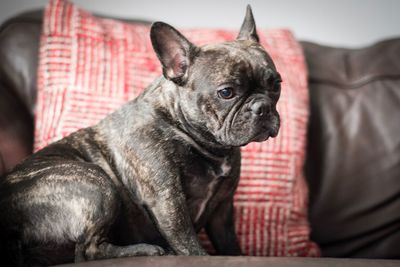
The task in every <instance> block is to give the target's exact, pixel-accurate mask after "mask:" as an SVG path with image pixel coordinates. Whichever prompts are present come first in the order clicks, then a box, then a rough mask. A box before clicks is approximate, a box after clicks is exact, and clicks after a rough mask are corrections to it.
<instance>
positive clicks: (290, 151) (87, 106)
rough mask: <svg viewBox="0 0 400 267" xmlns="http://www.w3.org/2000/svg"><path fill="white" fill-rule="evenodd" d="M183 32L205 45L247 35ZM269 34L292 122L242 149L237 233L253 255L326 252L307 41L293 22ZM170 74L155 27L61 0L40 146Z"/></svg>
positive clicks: (45, 60)
mask: <svg viewBox="0 0 400 267" xmlns="http://www.w3.org/2000/svg"><path fill="white" fill-rule="evenodd" d="M183 33H184V34H185V35H186V36H187V37H188V38H189V40H191V41H192V42H194V43H195V44H197V45H201V44H205V43H212V42H221V41H226V40H233V39H234V38H235V37H236V35H237V32H235V31H226V30H183ZM259 36H260V39H261V43H262V44H263V45H264V47H265V48H266V50H267V51H268V52H269V54H270V55H271V56H272V58H273V59H274V61H275V63H276V66H277V68H278V70H279V72H280V73H281V75H282V77H283V80H284V82H283V83H282V94H281V100H280V101H279V104H278V110H279V112H280V114H281V118H282V126H281V131H280V134H279V136H278V138H275V139H272V140H269V141H267V142H263V143H252V144H250V145H248V146H246V147H244V148H243V149H242V153H243V166H242V173H241V179H240V183H239V187H238V190H237V193H236V195H235V212H236V213H235V214H236V217H235V218H236V230H237V235H238V238H239V241H240V245H241V247H242V250H243V252H244V253H245V254H246V255H258V256H267V255H269V256H318V255H319V250H318V248H317V246H316V245H315V244H314V243H313V242H311V241H310V240H309V233H310V229H309V224H308V221H307V185H306V183H305V179H304V177H303V172H302V170H303V164H304V153H305V140H306V139H305V134H306V128H307V118H308V94H307V92H308V91H307V82H306V68H305V64H304V58H303V54H302V50H301V48H300V46H299V44H298V43H297V42H296V41H295V39H294V37H293V35H292V34H291V32H290V31H288V30H280V29H273V30H261V31H259ZM160 74H161V68H160V65H159V63H158V60H157V59H156V56H155V54H154V52H153V49H152V47H151V43H150V40H149V26H145V25H140V24H126V23H122V22H121V21H117V20H111V19H103V18H97V17H95V16H93V15H91V14H90V13H88V12H86V11H84V10H82V9H80V8H78V7H77V6H75V5H74V4H72V3H70V2H68V1H64V0H51V1H50V3H49V5H48V6H47V8H46V10H45V13H44V23H43V32H42V35H41V46H40V62H39V72H38V103H37V110H36V124H35V125H36V126H35V127H36V129H35V150H38V149H40V148H42V147H44V146H46V145H47V144H49V143H51V142H53V141H56V140H58V139H60V138H62V137H64V136H66V135H68V134H69V133H71V132H73V131H75V130H77V129H79V128H82V127H87V126H90V125H93V124H95V123H97V122H98V121H99V120H100V119H102V118H103V117H104V116H106V115H107V114H109V113H110V112H112V111H113V110H115V109H117V108H118V107H120V106H121V105H122V104H124V103H125V102H127V101H128V100H130V99H133V98H134V97H135V96H137V95H138V94H139V93H140V91H141V90H143V88H145V87H146V86H147V85H148V84H150V82H152V80H153V79H154V78H155V77H157V76H159V75H160ZM204 242H205V243H207V242H206V241H204Z"/></svg>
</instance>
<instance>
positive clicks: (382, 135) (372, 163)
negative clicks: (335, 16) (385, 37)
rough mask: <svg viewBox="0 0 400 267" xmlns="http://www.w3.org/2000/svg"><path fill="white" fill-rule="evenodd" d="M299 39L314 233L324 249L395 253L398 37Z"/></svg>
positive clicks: (398, 229) (328, 252)
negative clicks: (343, 42) (364, 43)
mask: <svg viewBox="0 0 400 267" xmlns="http://www.w3.org/2000/svg"><path fill="white" fill-rule="evenodd" d="M303 47H304V49H305V55H306V58H307V63H308V67H309V73H310V80H309V83H310V95H311V96H310V98H311V99H310V106H311V117H310V126H309V137H308V150H307V151H308V155H307V164H306V170H307V175H306V176H307V177H308V181H309V185H310V221H311V227H312V229H313V231H312V239H313V240H315V241H316V242H317V243H318V244H319V245H320V246H321V249H322V254H323V255H324V256H330V257H367V258H400V250H399V247H400V39H394V40H389V41H384V42H380V43H378V44H376V45H373V46H370V47H367V48H363V49H354V50H352V49H338V48H336V49H335V48H332V47H325V46H319V45H315V44H311V43H303Z"/></svg>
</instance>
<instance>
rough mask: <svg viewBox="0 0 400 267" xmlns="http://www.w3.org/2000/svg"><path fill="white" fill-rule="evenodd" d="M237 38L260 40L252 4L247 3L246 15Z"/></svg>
mask: <svg viewBox="0 0 400 267" xmlns="http://www.w3.org/2000/svg"><path fill="white" fill-rule="evenodd" d="M237 40H252V41H254V42H258V41H259V38H258V35H257V30H256V23H255V21H254V17H253V12H252V11H251V7H250V5H247V10H246V16H245V18H244V21H243V24H242V27H241V28H240V31H239V35H238V37H237Z"/></svg>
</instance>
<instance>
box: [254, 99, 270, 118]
mask: <svg viewBox="0 0 400 267" xmlns="http://www.w3.org/2000/svg"><path fill="white" fill-rule="evenodd" d="M250 109H251V112H252V113H253V114H254V115H256V116H264V115H266V112H267V111H268V110H267V105H266V104H265V103H263V102H255V103H253V105H251V107H250Z"/></svg>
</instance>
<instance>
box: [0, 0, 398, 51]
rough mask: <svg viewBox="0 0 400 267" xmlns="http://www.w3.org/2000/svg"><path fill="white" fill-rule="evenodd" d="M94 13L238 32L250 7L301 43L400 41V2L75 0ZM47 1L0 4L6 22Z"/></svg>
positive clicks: (261, 20) (261, 22)
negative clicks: (290, 31)
mask: <svg viewBox="0 0 400 267" xmlns="http://www.w3.org/2000/svg"><path fill="white" fill-rule="evenodd" d="M72 2H75V3H76V4H78V5H80V6H81V7H83V8H86V9H88V10H90V11H92V12H94V13H97V14H102V15H109V16H116V17H121V18H138V19H146V20H151V21H154V20H162V21H165V22H168V23H170V24H172V25H173V26H175V27H180V28H182V27H210V28H221V27H223V28H230V29H238V28H239V27H240V24H241V22H242V19H243V16H244V12H245V8H246V5H247V4H251V5H252V8H253V12H254V15H255V19H256V22H257V26H258V27H259V28H267V27H270V28H276V27H280V28H282V27H283V28H289V29H291V30H292V31H293V32H294V33H295V35H296V36H297V38H298V39H300V40H307V41H313V42H317V43H320V44H325V45H331V46H341V47H362V46H367V45H369V44H372V43H374V42H376V41H378V40H382V39H387V38H392V37H400V0H335V1H333V0H331V1H328V0H245V1H242V0H230V1H229V0H220V1H217V0H197V1H190V0H186V1H178V0H164V1H155V0H72ZM46 3H47V0H0V23H2V22H3V21H4V20H6V19H7V18H9V17H11V16H13V15H15V14H16V13H19V12H23V11H26V10H31V9H35V8H41V7H43V6H44V5H45V4H46Z"/></svg>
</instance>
